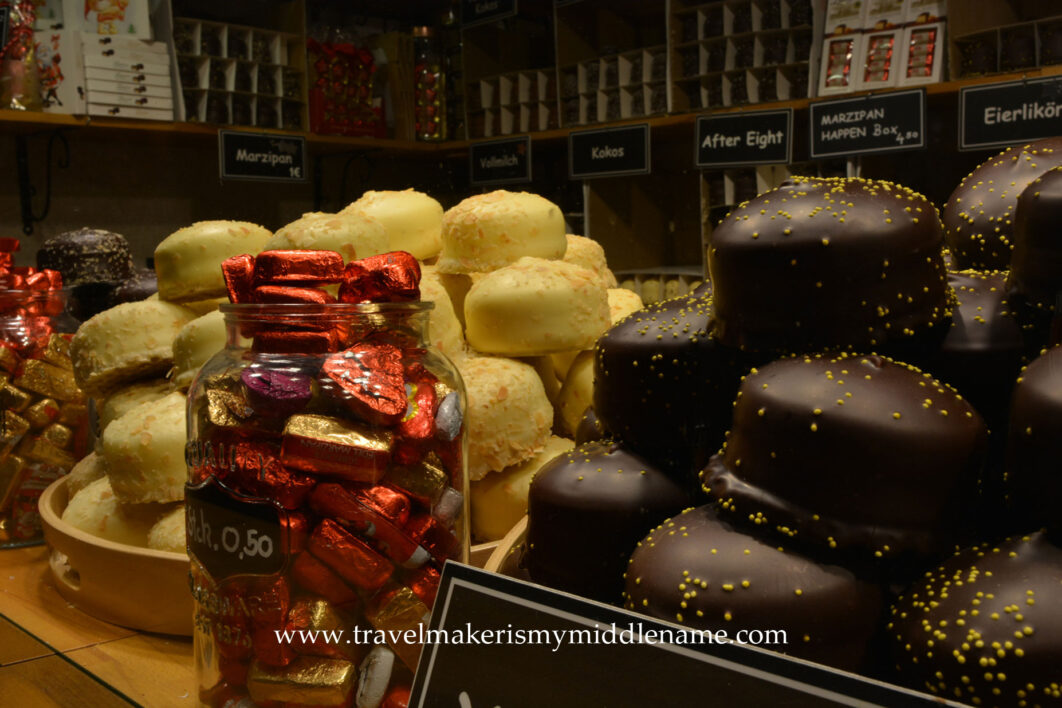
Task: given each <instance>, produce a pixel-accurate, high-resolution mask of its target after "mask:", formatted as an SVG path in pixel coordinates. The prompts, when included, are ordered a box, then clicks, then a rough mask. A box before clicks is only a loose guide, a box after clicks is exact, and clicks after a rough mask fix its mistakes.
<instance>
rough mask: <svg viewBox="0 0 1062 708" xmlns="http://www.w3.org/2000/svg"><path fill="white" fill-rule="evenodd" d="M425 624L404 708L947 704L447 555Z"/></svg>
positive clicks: (795, 706) (791, 707)
mask: <svg viewBox="0 0 1062 708" xmlns="http://www.w3.org/2000/svg"><path fill="white" fill-rule="evenodd" d="M613 625H614V626H615V630H613ZM430 629H431V630H440V629H442V630H449V631H448V632H447V637H448V638H450V639H452V640H453V641H451V642H450V643H441V642H436V643H429V644H427V645H425V647H424V652H423V653H422V654H421V657H420V664H419V666H418V667H417V675H416V677H415V679H414V681H413V692H412V695H411V696H410V701H409V706H410V708H455V707H456V706H461V707H464V708H467V707H468V706H471V707H472V708H483V707H484V706H486V707H487V708H493V707H495V706H498V707H500V708H514V707H516V706H551V708H566V707H568V706H571V707H572V708H576V707H578V708H585V707H586V706H608V707H609V708H614V707H617V706H647V705H653V706H699V705H714V706H768V705H771V706H775V705H784V706H786V707H787V708H801V707H803V706H808V707H809V708H810V707H811V706H815V707H816V708H818V707H819V706H853V705H862V706H867V705H870V706H875V705H879V706H897V705H904V706H938V707H939V706H941V705H956V704H949V703H947V702H945V701H941V700H940V699H936V698H933V697H930V696H925V695H922V694H919V693H914V692H912V691H907V690H905V689H901V688H897V687H893V686H889V685H887V684H883V683H879V682H876V681H869V680H866V679H863V678H860V677H858V676H855V675H852V674H846V673H843V672H840V671H833V670H831V669H827V668H824V667H821V666H818V665H816V664H811V663H808V662H804V661H798V660H793V659H787V658H785V657H783V656H781V655H779V654H774V653H772V652H768V651H763V650H761V649H756V648H750V647H746V646H740V645H737V644H729V643H714V644H710V643H706V642H701V641H699V640H696V641H694V640H689V641H686V642H685V643H681V644H669V643H666V639H667V638H678V637H680V634H679V633H681V632H685V634H686V635H687V636H689V634H690V630H688V629H686V628H683V627H680V626H679V625H671V624H665V623H662V622H656V621H654V620H651V619H648V618H646V617H641V616H639V615H636V614H633V613H630V612H625V611H622V610H618V609H616V608H614V607H610V606H608V605H602V604H600V603H597V602H591V601H589V600H583V599H581V598H578V597H575V596H574V595H568V594H566V593H561V592H555V591H552V590H548V589H546V588H543V587H540V586H538V585H532V584H530V583H524V582H520V581H517V580H513V579H511V578H507V577H504V576H501V575H497V574H494V573H488V572H486V571H482V570H478V569H476V568H472V567H470V566H465V565H459V564H455V563H447V564H446V567H445V568H444V569H443V576H442V583H441V585H440V586H439V594H438V596H437V597H436V600H435V609H434V611H433V612H432V616H431V624H430ZM719 629H722V627H720V628H719ZM488 631H489V632H493V634H492V635H488V634H486V633H487V632H488ZM458 632H461V633H462V634H460V635H459V634H458ZM533 632H534V634H532V633H533ZM473 636H474V637H475V639H476V640H478V642H479V643H477V642H476V641H472V640H471V638H472V637H473ZM428 638H429V639H431V638H432V637H431V635H429V636H428ZM459 638H460V639H462V642H461V643H457V639H459ZM639 640H640V641H639ZM793 641H797V639H796V638H793Z"/></svg>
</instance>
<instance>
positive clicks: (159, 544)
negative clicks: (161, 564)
mask: <svg viewBox="0 0 1062 708" xmlns="http://www.w3.org/2000/svg"><path fill="white" fill-rule="evenodd" d="M184 517H185V510H184V504H177V505H175V506H174V507H173V509H171V510H170V511H168V512H166V513H165V514H163V516H162V518H160V519H159V520H158V521H156V522H155V525H154V526H152V527H151V530H150V531H148V538H147V547H148V548H153V549H155V550H156V551H169V552H171V553H184V552H185V547H186V546H185V523H184Z"/></svg>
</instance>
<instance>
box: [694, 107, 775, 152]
mask: <svg viewBox="0 0 1062 708" xmlns="http://www.w3.org/2000/svg"><path fill="white" fill-rule="evenodd" d="M792 154H793V109H792V108H787V109H785V110H782V111H746V112H742V113H729V114H724V115H714V116H698V117H697V154H696V158H695V160H694V161H695V162H696V163H697V166H698V167H732V166H735V165H778V164H789V162H790V160H791V158H792Z"/></svg>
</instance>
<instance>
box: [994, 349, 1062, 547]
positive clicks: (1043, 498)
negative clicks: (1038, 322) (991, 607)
mask: <svg viewBox="0 0 1062 708" xmlns="http://www.w3.org/2000/svg"><path fill="white" fill-rule="evenodd" d="M1007 491H1008V494H1009V497H1010V500H1009V501H1010V505H1011V507H1012V509H1013V510H1014V512H1015V518H1016V522H1017V523H1020V524H1022V525H1023V526H1024V529H1025V530H1031V529H1036V528H1039V527H1040V526H1042V525H1043V524H1051V525H1052V526H1054V527H1058V528H1062V515H1060V511H1059V510H1060V508H1062V348H1059V347H1056V348H1054V349H1051V350H1049V351H1047V352H1045V353H1044V354H1043V355H1041V356H1040V357H1039V358H1037V359H1036V360H1034V361H1033V362H1032V363H1031V364H1029V365H1028V366H1027V367H1025V369H1024V370H1023V371H1022V372H1021V377H1020V378H1018V383H1017V385H1016V386H1015V387H1014V398H1013V403H1012V405H1011V410H1010V433H1009V436H1008V442H1007Z"/></svg>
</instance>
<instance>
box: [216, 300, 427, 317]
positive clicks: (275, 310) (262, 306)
mask: <svg viewBox="0 0 1062 708" xmlns="http://www.w3.org/2000/svg"><path fill="white" fill-rule="evenodd" d="M434 308H435V303H434V302H431V301H430V300H413V301H411V302H364V303H350V302H332V303H302V302H292V303H252V302H246V303H231V302H230V303H224V304H223V305H221V306H220V307H219V308H218V309H219V310H220V311H221V313H222V314H233V315H258V314H261V315H266V314H280V315H300V314H305V315H310V314H323V315H347V314H350V315H380V314H388V313H405V314H416V313H420V312H429V311H431V310H432V309H434Z"/></svg>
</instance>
